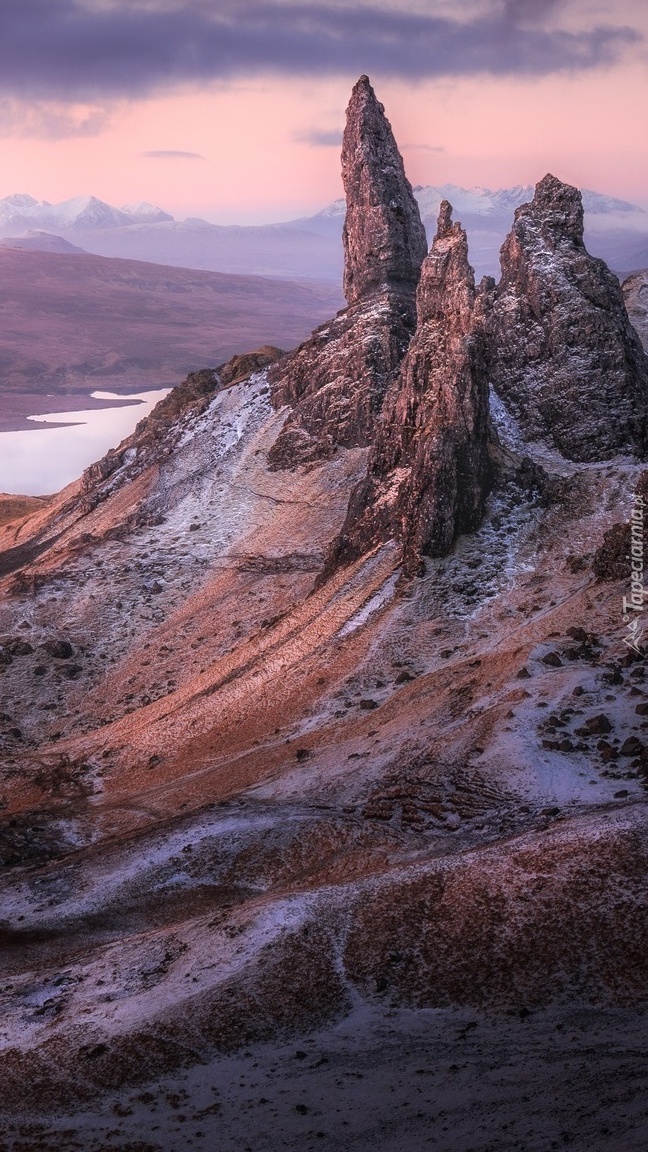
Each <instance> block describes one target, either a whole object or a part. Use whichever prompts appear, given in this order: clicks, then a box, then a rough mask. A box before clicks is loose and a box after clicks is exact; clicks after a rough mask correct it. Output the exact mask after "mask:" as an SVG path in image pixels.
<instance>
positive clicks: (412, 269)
mask: <svg viewBox="0 0 648 1152" xmlns="http://www.w3.org/2000/svg"><path fill="white" fill-rule="evenodd" d="M342 180H343V182H344V189H345V192H346V201H347V213H346V219H345V222H344V231H343V233H342V239H343V243H344V256H345V261H344V294H345V296H346V298H347V301H348V302H349V304H355V303H356V302H357V301H358V300H361V299H362V298H363V297H365V296H367V295H368V294H369V293H371V292H375V291H377V290H379V289H381V288H384V287H387V286H389V285H397V286H406V287H412V288H415V287H416V284H417V281H418V278H419V272H420V270H421V264H422V262H423V260H424V259H425V256H426V253H427V240H426V237H425V229H424V227H423V224H422V222H421V217H420V213H419V208H418V204H417V202H416V200H415V198H414V193H413V192H412V186H411V184H410V182H409V180H408V179H407V177H406V175H405V169H404V167H403V160H402V157H401V154H400V152H399V151H398V148H397V147H396V141H395V140H394V136H393V133H392V129H391V125H390V123H389V120H388V119H387V117H386V116H385V109H384V107H383V105H382V104H380V103H379V101H378V100H377V99H376V94H375V92H374V90H373V88H372V87H371V84H370V83H369V78H368V76H361V77H360V79H359V80H358V82H357V84H356V85H355V87H354V89H353V92H352V93H351V100H350V101H349V106H348V108H347V121H346V128H345V131H344V140H343V142H342Z"/></svg>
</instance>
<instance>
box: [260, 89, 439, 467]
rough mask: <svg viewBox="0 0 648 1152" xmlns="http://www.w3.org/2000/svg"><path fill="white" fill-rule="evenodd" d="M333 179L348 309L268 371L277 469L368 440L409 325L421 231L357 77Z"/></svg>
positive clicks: (382, 127) (393, 151) (380, 116)
mask: <svg viewBox="0 0 648 1152" xmlns="http://www.w3.org/2000/svg"><path fill="white" fill-rule="evenodd" d="M342 176H343V180H344V187H345V192H346V199H347V215H346V221H345V225H344V235H343V240H344V254H345V272H344V291H345V295H346V298H347V301H348V304H349V306H348V308H346V309H345V310H344V311H342V312H340V313H338V315H337V316H336V317H335V319H334V320H332V321H331V322H330V323H328V324H324V325H322V326H321V327H320V328H318V329H317V330H316V331H315V332H314V333H313V335H312V337H311V338H310V340H307V341H306V342H305V343H304V344H302V345H301V346H300V347H299V348H298V349H297V350H296V351H295V352H294V353H292V354H291V355H289V356H287V357H286V359H285V360H283V361H282V362H281V364H279V365H277V367H276V369H274V370H273V372H272V373H271V376H270V379H271V383H272V398H273V403H274V404H275V405H276V406H277V407H280V406H282V405H284V404H290V405H292V407H293V411H292V412H291V413H290V415H289V417H288V419H287V421H286V425H285V428H284V431H283V433H282V435H281V436H280V437H279V438H278V440H277V443H276V445H275V447H274V449H273V451H272V454H271V463H272V465H273V466H274V467H276V468H289V467H291V466H293V465H296V464H303V463H312V462H313V461H316V460H321V459H326V458H328V457H330V456H331V455H332V454H333V453H334V452H335V450H336V448H337V447H344V448H356V447H365V446H366V445H368V444H369V443H371V441H372V438H373V433H374V428H375V420H376V416H377V414H378V413H379V411H380V408H381V405H382V401H383V398H384V396H385V392H386V391H387V388H388V387H389V384H390V383H391V381H392V379H393V376H394V373H395V372H396V371H397V369H398V366H399V364H400V362H401V360H402V358H403V355H404V353H405V351H406V349H407V346H408V344H409V341H410V338H411V335H412V332H413V330H414V324H415V319H416V309H415V293H416V284H417V281H418V278H419V273H420V269H421V264H422V262H423V259H424V257H425V254H426V251H427V244H426V239H425V229H424V227H423V224H422V222H421V216H420V213H419V209H418V204H417V203H416V200H415V198H414V194H413V192H412V188H411V185H410V183H409V181H408V179H407V177H406V176H405V170H404V168H403V161H402V158H401V155H400V153H399V151H398V148H397V146H396V142H395V140H394V136H393V134H392V130H391V126H390V124H389V121H388V120H387V118H386V116H385V110H384V108H383V105H382V104H380V103H379V101H378V100H377V99H376V95H375V93H374V91H373V88H372V87H371V85H370V83H369V80H368V79H367V77H366V76H362V77H361V78H360V80H359V81H358V83H357V84H356V86H355V88H354V89H353V93H352V96H351V100H350V103H349V107H348V109H347V124H346V130H345V133H344V142H343V148H342Z"/></svg>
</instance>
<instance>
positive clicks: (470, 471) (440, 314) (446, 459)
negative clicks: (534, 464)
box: [329, 201, 492, 575]
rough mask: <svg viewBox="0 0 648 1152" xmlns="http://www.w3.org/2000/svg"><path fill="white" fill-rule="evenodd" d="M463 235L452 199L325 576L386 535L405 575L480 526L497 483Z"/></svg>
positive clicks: (483, 350)
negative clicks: (398, 545)
mask: <svg viewBox="0 0 648 1152" xmlns="http://www.w3.org/2000/svg"><path fill="white" fill-rule="evenodd" d="M481 307H482V305H481V299H480V298H479V297H478V296H476V293H475V282H474V273H473V270H472V268H471V266H470V264H469V263H468V243H467V239H466V233H465V232H464V230H463V228H462V227H461V225H460V224H458V223H453V222H452V209H451V207H450V205H449V204H448V202H447V201H444V202H443V203H442V205H441V211H440V214H439V221H438V230H437V234H436V237H435V239H434V242H433V245H432V249H431V251H430V254H429V256H428V257H427V258H426V260H425V262H424V264H423V268H422V271H421V279H420V283H419V287H418V293H417V315H418V322H417V328H416V334H415V336H414V338H413V340H412V342H411V344H410V347H409V350H408V352H407V355H406V357H405V359H404V361H403V365H402V369H401V373H400V376H399V378H398V379H397V380H396V381H395V383H394V385H393V386H392V388H391V389H390V391H389V393H388V395H387V397H386V399H385V404H384V408H383V416H382V420H381V422H380V427H379V429H378V432H377V437H376V442H375V445H374V448H373V451H372V454H371V458H370V462H369V469H368V474H367V478H366V479H365V480H364V481H362V482H361V483H360V485H358V487H357V488H356V489H355V491H354V492H353V494H352V496H351V500H350V504H349V513H348V516H347V519H346V522H345V525H344V527H343V529H342V533H341V535H340V537H339V539H338V540H337V542H336V543H335V545H334V548H333V552H332V555H331V559H330V563H329V570H330V569H332V568H334V567H336V566H337V565H338V564H340V563H345V562H347V561H349V560H351V559H353V558H355V557H356V556H358V555H360V554H361V553H362V552H363V551H365V550H366V549H367V548H369V547H371V546H372V545H374V544H376V543H379V542H380V541H381V540H384V539H387V538H389V537H390V536H395V537H396V538H398V539H400V540H401V542H402V544H403V568H404V571H405V573H406V574H407V575H414V574H416V573H417V572H418V571H419V570H420V566H421V557H422V556H424V555H428V556H439V555H443V554H444V553H446V552H447V551H448V550H449V548H450V547H451V545H452V543H453V541H454V540H455V539H456V537H457V536H458V535H460V534H461V533H463V532H469V531H473V530H474V529H475V528H477V527H478V525H479V523H480V522H481V519H482V516H483V513H484V506H485V502H486V498H487V496H488V492H489V489H490V486H491V482H492V478H491V465H490V461H489V453H488V443H489V418H488V355H487V351H488V346H487V341H486V337H485V334H484V330H483V324H482V314H481Z"/></svg>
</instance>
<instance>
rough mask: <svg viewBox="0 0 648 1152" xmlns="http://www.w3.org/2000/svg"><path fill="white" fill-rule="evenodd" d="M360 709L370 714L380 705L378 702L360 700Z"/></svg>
mask: <svg viewBox="0 0 648 1152" xmlns="http://www.w3.org/2000/svg"><path fill="white" fill-rule="evenodd" d="M358 707H359V708H362V709H364V711H365V712H368V711H370V710H371V709H372V708H378V707H380V705H379V704H378V701H377V700H370V699H366V700H359V701H358Z"/></svg>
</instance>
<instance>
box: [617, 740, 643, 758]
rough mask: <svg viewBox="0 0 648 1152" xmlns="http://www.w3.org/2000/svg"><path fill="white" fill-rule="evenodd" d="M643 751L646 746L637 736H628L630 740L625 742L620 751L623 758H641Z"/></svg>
mask: <svg viewBox="0 0 648 1152" xmlns="http://www.w3.org/2000/svg"><path fill="white" fill-rule="evenodd" d="M643 750H644V746H643V744H642V743H641V740H639V739H637V737H636V736H628V739H627V740H624V741H623V744H622V745H621V749H620V751H621V755H622V756H640V755H641V753H642V752H643Z"/></svg>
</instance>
